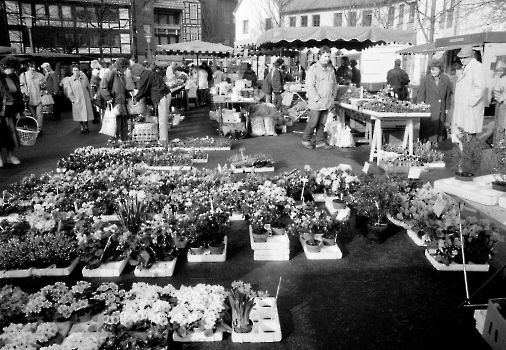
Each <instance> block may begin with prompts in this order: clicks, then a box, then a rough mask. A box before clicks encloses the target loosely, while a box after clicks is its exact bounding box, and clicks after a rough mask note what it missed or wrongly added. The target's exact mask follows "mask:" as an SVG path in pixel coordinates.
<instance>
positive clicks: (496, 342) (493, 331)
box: [482, 298, 506, 350]
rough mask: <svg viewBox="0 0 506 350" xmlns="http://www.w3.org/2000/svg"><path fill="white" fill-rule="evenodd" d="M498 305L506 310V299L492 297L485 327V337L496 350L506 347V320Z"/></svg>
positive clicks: (502, 349)
mask: <svg viewBox="0 0 506 350" xmlns="http://www.w3.org/2000/svg"><path fill="white" fill-rule="evenodd" d="M498 306H499V307H500V308H501V309H502V310H504V311H506V299H505V298H502V299H490V300H489V301H488V307H487V316H486V317H485V325H484V327H483V334H482V336H483V338H484V339H485V340H486V341H487V343H488V345H490V347H491V348H492V349H494V350H504V349H506V320H505V319H504V317H503V316H502V315H501V313H500V312H499V309H498Z"/></svg>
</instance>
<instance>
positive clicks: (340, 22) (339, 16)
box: [334, 13, 343, 27]
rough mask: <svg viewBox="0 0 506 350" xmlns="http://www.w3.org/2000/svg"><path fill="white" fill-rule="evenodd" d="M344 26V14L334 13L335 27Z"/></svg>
mask: <svg viewBox="0 0 506 350" xmlns="http://www.w3.org/2000/svg"><path fill="white" fill-rule="evenodd" d="M342 26H343V14H342V13H334V27H342Z"/></svg>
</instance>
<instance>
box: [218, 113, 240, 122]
mask: <svg viewBox="0 0 506 350" xmlns="http://www.w3.org/2000/svg"><path fill="white" fill-rule="evenodd" d="M222 122H223V123H240V122H241V112H229V111H223V114H222Z"/></svg>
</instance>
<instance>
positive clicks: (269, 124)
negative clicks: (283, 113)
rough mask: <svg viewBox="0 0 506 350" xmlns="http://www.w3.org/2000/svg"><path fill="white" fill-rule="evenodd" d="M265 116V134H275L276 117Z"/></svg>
mask: <svg viewBox="0 0 506 350" xmlns="http://www.w3.org/2000/svg"><path fill="white" fill-rule="evenodd" d="M263 118H264V128H265V134H266V135H269V136H275V135H276V127H275V125H274V118H272V117H263Z"/></svg>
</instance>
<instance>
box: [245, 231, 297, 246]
mask: <svg viewBox="0 0 506 350" xmlns="http://www.w3.org/2000/svg"><path fill="white" fill-rule="evenodd" d="M252 231H253V230H252V228H251V226H250V227H249V233H250V242H251V249H253V250H255V251H256V250H279V249H290V239H289V238H288V235H287V234H284V235H273V236H268V237H267V242H254V241H253V232H252Z"/></svg>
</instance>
